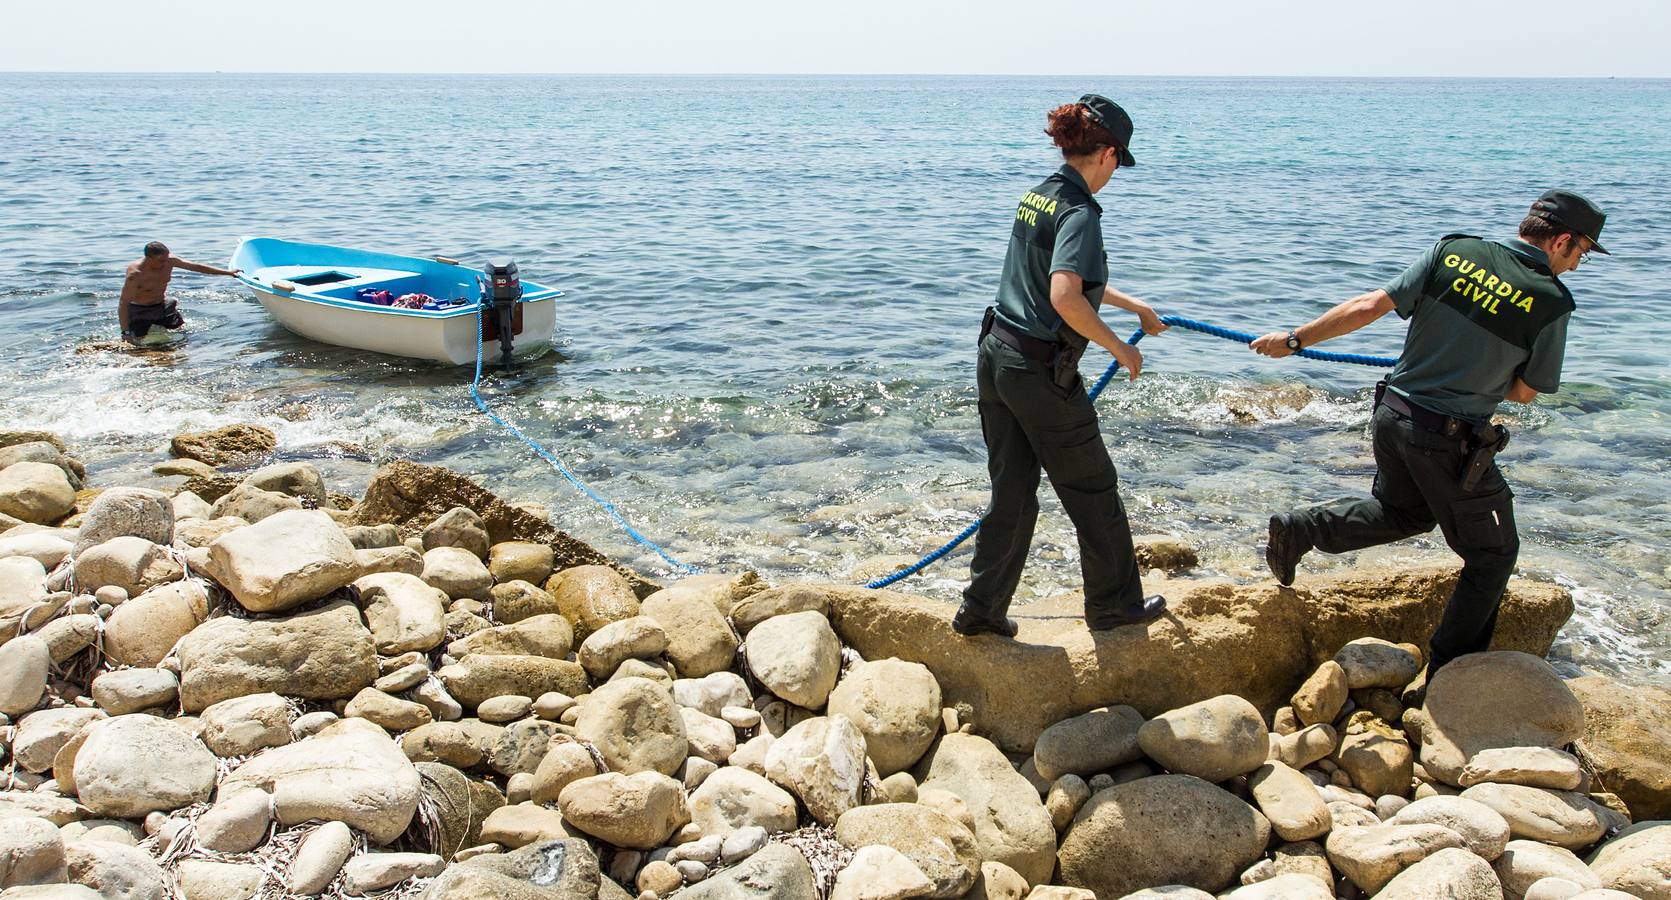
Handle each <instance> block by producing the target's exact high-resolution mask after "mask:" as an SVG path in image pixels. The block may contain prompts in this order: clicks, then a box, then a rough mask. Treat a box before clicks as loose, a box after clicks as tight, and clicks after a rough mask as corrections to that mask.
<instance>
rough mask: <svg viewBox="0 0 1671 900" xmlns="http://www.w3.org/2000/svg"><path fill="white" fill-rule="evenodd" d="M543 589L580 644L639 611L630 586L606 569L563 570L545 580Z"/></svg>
mask: <svg viewBox="0 0 1671 900" xmlns="http://www.w3.org/2000/svg"><path fill="white" fill-rule="evenodd" d="M545 590H546V593H548V594H550V595H551V598H552V600H554V601H555V602H556V604H557V610H558V612H560V613H562V615H563V618H565V619H568V620H569V621H570V622H572V623H573V624H574V639H575V640H577V641H580V642H582V643H584V642H585V640H586V639H587V638H589V637H591V636H592V632H594V631H597V630H598V629H600V628H602V627H603V626H605V625H608V624H609V623H611V622H619V621H621V620H622V619H630V618H632V617H634V616H636V615H639V614H640V613H641V612H642V604H640V603H639V600H638V595H637V594H636V593H634V592H633V587H632V583H631V582H630V581H628V580H627V579H626V578H624V577H623V576H622V575H621V573H619V572H617V571H615V570H614V569H612V568H610V567H609V566H598V565H593V566H575V567H574V568H570V569H562V570H560V571H558V572H556V573H554V574H553V575H552V576H551V578H550V579H549V580H547V581H546V583H545Z"/></svg>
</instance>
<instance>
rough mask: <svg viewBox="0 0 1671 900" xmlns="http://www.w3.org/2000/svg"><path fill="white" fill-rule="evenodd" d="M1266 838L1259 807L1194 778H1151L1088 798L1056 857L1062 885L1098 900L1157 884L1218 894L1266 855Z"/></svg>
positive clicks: (1266, 828) (1267, 830)
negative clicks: (1092, 894)
mask: <svg viewBox="0 0 1671 900" xmlns="http://www.w3.org/2000/svg"><path fill="white" fill-rule="evenodd" d="M1270 834H1271V826H1270V823H1269V822H1267V821H1266V820H1265V817H1264V816H1263V815H1261V814H1260V813H1259V811H1258V810H1256V809H1254V808H1253V807H1251V806H1248V805H1247V804H1246V803H1243V802H1242V801H1241V800H1239V799H1237V798H1236V797H1235V795H1233V794H1231V793H1229V792H1227V791H1225V790H1224V789H1223V788H1220V787H1218V786H1217V785H1213V784H1209V783H1207V782H1205V781H1202V780H1201V779H1199V778H1196V777H1194V776H1191V775H1156V776H1153V777H1150V778H1140V779H1138V780H1136V781H1130V782H1126V783H1125V784H1118V785H1115V786H1114V787H1111V788H1108V789H1106V790H1103V791H1099V792H1098V793H1097V794H1095V795H1094V796H1092V797H1091V799H1090V801H1089V802H1087V803H1086V804H1085V805H1084V806H1083V807H1081V808H1080V810H1079V814H1078V815H1076V816H1074V820H1073V824H1072V825H1071V826H1069V827H1068V832H1067V834H1066V835H1065V836H1064V837H1063V838H1062V844H1061V847H1060V849H1059V850H1058V853H1057V860H1058V864H1059V865H1060V867H1061V868H1060V870H1059V871H1060V874H1061V882H1062V883H1063V884H1067V885H1070V886H1073V887H1082V888H1089V889H1090V890H1093V891H1095V892H1096V893H1097V896H1099V897H1123V896H1125V895H1126V894H1129V893H1131V892H1133V891H1137V890H1141V889H1143V888H1146V887H1150V886H1152V885H1157V884H1178V885H1187V886H1190V887H1194V888H1198V889H1200V890H1204V891H1208V892H1216V891H1220V890H1223V889H1224V888H1226V887H1228V886H1230V885H1231V884H1233V883H1235V881H1236V876H1237V875H1238V874H1240V873H1241V872H1242V870H1244V869H1246V868H1247V867H1248V866H1249V865H1250V864H1252V863H1253V862H1254V861H1255V860H1257V859H1258V858H1259V857H1260V856H1261V855H1263V853H1264V851H1265V845H1266V843H1267V842H1268V841H1269V840H1270ZM1111 860H1118V861H1119V864H1118V865H1111V864H1110V861H1111Z"/></svg>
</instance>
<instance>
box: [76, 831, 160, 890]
mask: <svg viewBox="0 0 1671 900" xmlns="http://www.w3.org/2000/svg"><path fill="white" fill-rule="evenodd" d="M64 859H65V862H67V863H68V864H69V876H70V882H71V883H73V884H79V885H82V886H84V887H89V888H92V889H93V890H96V891H98V892H99V896H100V897H103V898H106V900H168V898H170V897H171V896H172V895H171V894H170V892H169V890H168V876H167V875H165V874H164V873H163V870H162V867H161V866H159V865H157V864H156V862H155V861H154V860H152V859H151V854H149V853H146V852H145V851H144V850H141V849H139V848H138V847H129V846H126V845H123V844H118V843H113V842H111V841H76V842H73V843H70V844H69V845H68V846H66V847H65V848H64Z"/></svg>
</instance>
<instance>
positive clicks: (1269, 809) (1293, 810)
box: [1248, 761, 1333, 841]
mask: <svg viewBox="0 0 1671 900" xmlns="http://www.w3.org/2000/svg"><path fill="white" fill-rule="evenodd" d="M1248 788H1249V789H1250V790H1251V791H1252V793H1253V799H1254V801H1255V802H1257V803H1258V805H1259V811H1260V812H1262V813H1264V814H1265V818H1266V819H1268V820H1269V821H1270V823H1271V829H1272V830H1273V831H1275V832H1276V833H1277V836H1278V837H1281V838H1282V839H1283V840H1285V841H1308V840H1311V839H1312V838H1316V837H1322V836H1323V835H1325V834H1327V833H1328V832H1329V829H1330V828H1331V827H1333V820H1332V819H1331V818H1330V816H1329V809H1328V807H1327V806H1325V805H1324V803H1323V798H1322V797H1321V796H1319V795H1318V793H1317V789H1316V788H1315V787H1314V786H1313V785H1312V783H1311V781H1310V780H1309V779H1307V778H1306V777H1305V776H1304V775H1301V774H1300V773H1299V772H1297V771H1295V770H1294V769H1291V768H1289V767H1288V766H1286V765H1284V764H1282V763H1280V762H1274V761H1273V762H1268V763H1266V764H1264V765H1263V766H1260V767H1259V768H1258V769H1255V770H1254V772H1253V774H1252V775H1250V776H1248Z"/></svg>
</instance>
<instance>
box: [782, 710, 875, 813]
mask: <svg viewBox="0 0 1671 900" xmlns="http://www.w3.org/2000/svg"><path fill="white" fill-rule="evenodd" d="M765 768H766V777H767V778H770V779H771V780H772V781H774V782H777V783H778V784H780V785H783V786H784V787H785V788H788V789H789V792H790V793H792V794H794V795H795V796H796V797H799V798H800V800H801V803H803V804H805V806H806V808H807V812H809V813H811V814H812V817H813V818H814V819H817V820H818V821H819V822H820V823H822V824H825V825H832V824H834V823H835V821H836V819H838V818H840V817H841V814H842V813H845V812H847V811H848V810H849V809H852V808H853V807H855V806H858V805H859V801H860V798H861V795H862V792H863V790H864V782H865V768H866V767H865V739H864V734H863V733H861V732H860V731H859V729H858V726H856V725H854V724H853V723H852V722H850V721H848V719H847V717H846V716H828V717H824V716H820V717H818V718H814V719H807V720H806V721H803V722H801V723H799V724H797V725H795V726H794V727H793V728H790V729H789V730H788V731H785V732H784V733H783V735H782V736H781V737H779V738H778V739H777V740H775V741H773V742H772V745H771V746H770V747H769V748H768V749H767V750H766V762H765Z"/></svg>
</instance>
